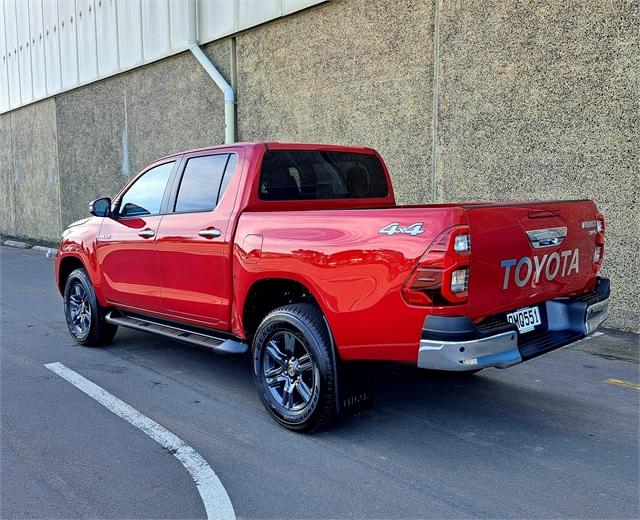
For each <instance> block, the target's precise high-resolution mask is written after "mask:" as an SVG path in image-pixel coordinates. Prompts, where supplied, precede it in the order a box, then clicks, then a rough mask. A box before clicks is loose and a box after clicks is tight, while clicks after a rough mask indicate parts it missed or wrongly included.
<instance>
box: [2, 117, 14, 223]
mask: <svg viewBox="0 0 640 520" xmlns="http://www.w3.org/2000/svg"><path fill="white" fill-rule="evenodd" d="M0 143H2V146H0V230H2V232H3V233H7V234H11V235H14V234H15V232H16V231H15V210H14V207H13V205H14V198H15V197H14V194H13V187H14V171H13V154H12V152H11V117H9V116H6V115H2V116H0Z"/></svg>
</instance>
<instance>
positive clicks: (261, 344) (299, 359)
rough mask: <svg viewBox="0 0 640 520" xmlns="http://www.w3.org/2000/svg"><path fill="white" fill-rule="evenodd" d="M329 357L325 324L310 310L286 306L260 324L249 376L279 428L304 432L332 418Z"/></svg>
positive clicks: (332, 385)
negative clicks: (251, 373)
mask: <svg viewBox="0 0 640 520" xmlns="http://www.w3.org/2000/svg"><path fill="white" fill-rule="evenodd" d="M333 355H334V354H333V351H332V347H331V340H330V337H329V331H328V330H327V326H326V323H325V321H324V319H323V316H322V313H321V312H320V310H319V309H318V308H317V307H316V306H314V305H311V304H307V303H301V304H294V305H286V306H284V307H280V308H278V309H276V310H274V311H273V312H271V313H270V314H269V315H267V317H266V318H265V319H264V320H263V321H262V323H261V324H260V326H259V327H258V330H257V331H256V334H255V336H254V339H253V349H252V361H253V376H254V381H255V383H256V387H257V389H258V394H259V395H260V399H261V400H262V402H263V404H264V406H265V408H266V409H267V410H268V411H269V413H270V414H271V415H272V416H273V417H274V418H275V420H276V421H277V422H278V423H280V424H281V425H282V426H284V427H285V428H288V429H290V430H294V431H299V432H308V431H312V430H316V429H318V428H321V427H323V426H325V425H327V424H328V423H330V422H331V421H332V420H333V419H334V418H335V414H336V387H335V378H336V375H335V372H334V364H333Z"/></svg>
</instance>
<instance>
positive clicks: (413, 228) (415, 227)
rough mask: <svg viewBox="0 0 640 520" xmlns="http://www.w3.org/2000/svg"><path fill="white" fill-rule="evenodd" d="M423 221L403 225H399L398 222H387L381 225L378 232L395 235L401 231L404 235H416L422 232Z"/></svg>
mask: <svg viewBox="0 0 640 520" xmlns="http://www.w3.org/2000/svg"><path fill="white" fill-rule="evenodd" d="M422 224H423V222H416V223H415V224H411V225H410V226H406V227H403V226H401V225H400V222H392V223H391V224H387V225H386V226H385V227H383V228H382V229H381V230H380V231H378V233H381V234H383V235H397V234H398V233H403V234H405V235H411V236H416V235H419V234H420V233H424V229H422Z"/></svg>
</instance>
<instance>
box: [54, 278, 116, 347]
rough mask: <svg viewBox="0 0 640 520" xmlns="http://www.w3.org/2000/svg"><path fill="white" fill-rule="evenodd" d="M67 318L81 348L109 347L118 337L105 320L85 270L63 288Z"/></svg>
mask: <svg viewBox="0 0 640 520" xmlns="http://www.w3.org/2000/svg"><path fill="white" fill-rule="evenodd" d="M64 315H65V318H66V320H67V328H68V329H69V333H70V334H71V337H73V339H74V340H76V342H77V343H79V344H80V345H85V346H91V347H93V346H97V345H106V344H107V343H109V342H111V340H112V339H113V337H114V336H115V335H116V332H117V330H118V327H117V326H116V325H111V324H110V323H107V322H106V321H105V320H104V309H103V308H102V307H100V304H99V303H98V299H97V298H96V293H95V291H94V289H93V285H92V283H91V279H90V278H89V276H88V275H87V272H86V271H85V270H84V269H76V270H75V271H73V272H72V273H71V274H70V275H69V278H67V282H66V284H65V287H64Z"/></svg>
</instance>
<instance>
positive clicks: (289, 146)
mask: <svg viewBox="0 0 640 520" xmlns="http://www.w3.org/2000/svg"><path fill="white" fill-rule="evenodd" d="M258 146H265V147H266V148H267V149H271V150H344V151H350V152H355V153H366V154H371V153H374V150H373V148H369V147H365V146H345V145H338V144H322V143H282V142H279V141H246V142H239V143H229V144H220V145H216V146H205V147H204V148H195V149H193V150H183V151H182V152H177V153H172V154H170V155H166V156H164V157H161V158H159V159H156V160H155V161H153V162H154V163H156V162H159V161H164V160H165V159H171V158H173V157H180V156H181V155H185V154H188V153H194V152H206V151H209V150H210V151H212V152H213V151H216V150H224V149H226V148H234V147H236V148H237V147H243V148H252V147H258Z"/></svg>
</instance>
